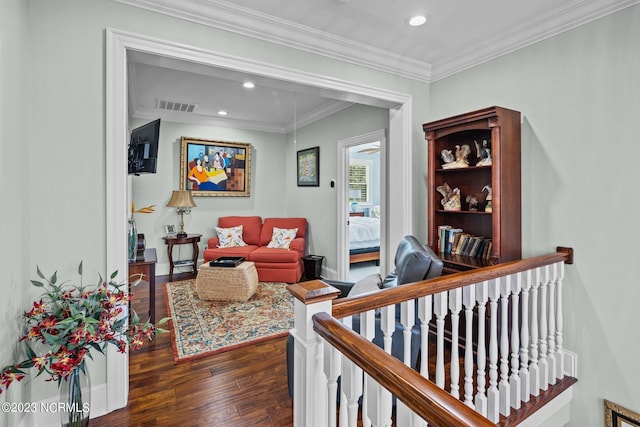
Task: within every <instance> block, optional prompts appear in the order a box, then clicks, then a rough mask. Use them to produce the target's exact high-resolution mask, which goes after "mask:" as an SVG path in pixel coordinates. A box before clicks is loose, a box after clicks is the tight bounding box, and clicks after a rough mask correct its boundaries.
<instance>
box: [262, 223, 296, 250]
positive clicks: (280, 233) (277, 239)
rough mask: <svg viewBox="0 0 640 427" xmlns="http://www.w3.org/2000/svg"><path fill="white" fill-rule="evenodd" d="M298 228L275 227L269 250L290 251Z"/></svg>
mask: <svg viewBox="0 0 640 427" xmlns="http://www.w3.org/2000/svg"><path fill="white" fill-rule="evenodd" d="M297 232H298V229H297V228H278V227H273V234H272V235H271V241H270V242H269V244H268V245H267V247H268V248H279V249H289V245H291V242H292V241H293V239H295V238H296V233H297Z"/></svg>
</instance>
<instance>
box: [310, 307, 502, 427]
mask: <svg viewBox="0 0 640 427" xmlns="http://www.w3.org/2000/svg"><path fill="white" fill-rule="evenodd" d="M313 329H314V330H315V331H316V332H317V333H318V334H319V335H320V336H322V338H324V339H325V340H326V341H327V342H328V343H330V344H331V345H332V346H333V347H335V348H336V350H338V351H339V352H340V353H342V354H343V355H344V356H346V357H348V358H349V359H350V360H351V361H352V362H353V363H355V364H356V365H358V366H359V367H360V368H362V370H363V371H365V372H366V373H367V374H368V375H369V376H370V377H371V378H373V379H374V380H375V381H377V382H378V384H380V385H381V386H382V387H384V388H385V389H387V390H389V391H390V392H391V393H393V394H394V395H395V396H396V397H397V398H398V399H400V400H401V401H402V402H404V403H405V404H406V405H407V406H408V407H409V408H410V409H411V410H412V411H413V412H415V413H416V414H418V415H419V416H420V417H422V418H423V419H425V420H426V421H427V422H429V423H432V424H433V425H438V426H443V427H447V426H451V427H454V426H455V427H464V426H474V427H483V426H486V427H488V426H493V427H495V424H493V423H491V421H489V420H488V419H487V418H485V417H483V416H482V415H480V414H479V413H477V412H476V411H475V410H473V409H472V408H469V407H468V406H466V405H465V404H464V403H463V402H461V401H460V400H458V399H456V398H455V397H453V396H451V395H450V394H449V393H447V392H445V391H444V390H442V389H441V388H439V387H438V386H437V385H435V384H434V383H433V382H431V381H429V380H428V379H426V378H425V377H423V376H422V375H420V374H419V373H418V372H416V371H414V370H413V369H411V368H410V367H408V366H407V365H405V364H404V363H402V362H401V361H400V360H398V359H396V358H395V357H393V356H391V355H390V354H387V353H386V352H385V351H384V350H382V349H381V348H380V347H378V346H376V345H375V344H372V343H371V342H369V341H367V340H366V339H364V338H362V337H361V336H360V335H358V334H356V333H355V332H353V331H352V330H351V329H349V328H346V327H344V326H343V325H342V324H341V323H340V322H338V321H337V320H335V319H334V318H333V317H331V316H330V315H329V314H327V313H318V314H315V315H314V316H313Z"/></svg>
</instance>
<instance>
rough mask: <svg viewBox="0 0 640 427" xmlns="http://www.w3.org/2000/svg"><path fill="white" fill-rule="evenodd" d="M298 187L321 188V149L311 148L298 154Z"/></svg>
mask: <svg viewBox="0 0 640 427" xmlns="http://www.w3.org/2000/svg"><path fill="white" fill-rule="evenodd" d="M296 157H297V162H296V170H297V173H296V175H297V180H298V187H318V186H320V147H311V148H306V149H304V150H299V151H298V152H297V156H296Z"/></svg>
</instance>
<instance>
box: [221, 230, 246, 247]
mask: <svg viewBox="0 0 640 427" xmlns="http://www.w3.org/2000/svg"><path fill="white" fill-rule="evenodd" d="M216 234H217V235H218V241H219V243H218V247H219V248H236V247H238V246H247V244H246V243H245V242H244V240H242V226H241V225H236V226H235V227H231V228H220V227H216Z"/></svg>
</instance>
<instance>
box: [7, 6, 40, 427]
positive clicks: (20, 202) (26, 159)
mask: <svg viewBox="0 0 640 427" xmlns="http://www.w3.org/2000/svg"><path fill="white" fill-rule="evenodd" d="M0 8H1V9H2V13H0V53H1V54H2V58H3V59H2V60H1V61H0V200H2V216H1V218H2V221H0V236H2V245H0V271H2V272H3V274H2V280H0V295H3V297H2V299H1V302H0V325H2V327H0V342H2V345H0V366H5V365H6V364H9V363H12V362H13V361H17V360H19V359H20V358H21V357H24V354H21V353H20V352H19V349H18V337H19V336H20V335H21V334H22V333H23V330H22V322H21V321H20V319H21V315H22V312H23V309H24V307H26V304H27V300H28V298H29V297H28V296H29V295H30V294H31V291H32V289H31V288H33V287H32V286H30V285H28V284H27V283H26V277H27V274H28V272H27V270H29V268H28V265H27V264H26V263H25V262H24V259H25V258H26V256H27V254H26V252H27V251H28V249H29V240H30V233H29V227H28V222H29V217H28V216H29V210H30V205H29V192H30V190H31V185H32V181H33V180H32V175H31V166H30V165H31V162H32V160H33V159H32V152H31V144H30V138H29V135H30V133H31V129H30V125H29V120H28V113H29V79H30V75H29V54H28V53H29V45H30V43H29V41H30V38H29V32H28V28H29V23H28V17H29V15H28V12H29V7H28V4H27V3H26V2H23V1H22V0H2V1H1V2H0ZM20 360H22V359H20ZM29 396H30V394H29V390H28V389H25V388H23V387H14V388H13V389H11V390H9V391H8V392H6V393H3V394H1V395H0V402H5V401H9V402H15V401H28V400H29ZM19 418H20V415H19V414H11V413H6V412H5V411H1V412H0V425H3V426H8V425H17V424H18V423H19Z"/></svg>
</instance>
